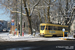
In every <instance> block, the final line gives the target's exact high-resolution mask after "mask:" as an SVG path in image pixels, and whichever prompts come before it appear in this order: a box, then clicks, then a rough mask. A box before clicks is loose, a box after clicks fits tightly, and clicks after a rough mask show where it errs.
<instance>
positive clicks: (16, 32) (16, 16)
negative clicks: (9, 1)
mask: <svg viewBox="0 0 75 50" xmlns="http://www.w3.org/2000/svg"><path fill="white" fill-rule="evenodd" d="M16 11H17V0H16ZM16 29H17V12H16ZM16 34H17V30H16Z"/></svg>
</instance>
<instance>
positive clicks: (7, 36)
mask: <svg viewBox="0 0 75 50" xmlns="http://www.w3.org/2000/svg"><path fill="white" fill-rule="evenodd" d="M38 34H39V33H36V35H35V36H33V35H30V34H26V33H25V34H24V36H20V35H19V36H17V35H15V36H13V34H9V33H2V34H0V39H3V40H4V41H58V40H59V41H60V40H61V39H59V38H52V37H50V38H45V37H40V36H39V35H38Z"/></svg>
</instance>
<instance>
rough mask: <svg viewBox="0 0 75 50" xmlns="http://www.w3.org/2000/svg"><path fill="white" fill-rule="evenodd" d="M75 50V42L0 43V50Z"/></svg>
mask: <svg viewBox="0 0 75 50" xmlns="http://www.w3.org/2000/svg"><path fill="white" fill-rule="evenodd" d="M12 49H14V50H66V49H70V50H72V49H73V50H75V41H38V42H27V41H18V42H0V50H12Z"/></svg>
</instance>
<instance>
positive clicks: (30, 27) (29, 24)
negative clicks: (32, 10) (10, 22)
mask: <svg viewBox="0 0 75 50" xmlns="http://www.w3.org/2000/svg"><path fill="white" fill-rule="evenodd" d="M23 2H24V7H25V10H26V16H27V19H28V27H29V34H32V26H31V16H29V12H28V9H27V6H26V0H23Z"/></svg>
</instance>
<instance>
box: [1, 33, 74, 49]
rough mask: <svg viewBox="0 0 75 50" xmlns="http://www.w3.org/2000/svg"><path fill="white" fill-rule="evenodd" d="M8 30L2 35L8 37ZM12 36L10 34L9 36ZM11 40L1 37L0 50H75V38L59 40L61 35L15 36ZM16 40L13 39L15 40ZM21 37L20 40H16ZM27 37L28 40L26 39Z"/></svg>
mask: <svg viewBox="0 0 75 50" xmlns="http://www.w3.org/2000/svg"><path fill="white" fill-rule="evenodd" d="M7 34H8V32H1V34H0V37H3V38H6V37H7V36H6V35H7ZM9 37H10V36H9ZM13 37H14V38H10V40H11V41H9V39H8V41H5V39H1V38H0V50H66V49H70V50H72V49H73V50H74V49H75V41H74V40H59V37H30V38H27V37H26V36H25V37H17V38H16V37H15V36H13ZM22 38H23V40H21V39H22ZM12 39H13V40H15V41H13V40H12ZM17 39H19V41H16V40H17ZM24 39H26V40H24Z"/></svg>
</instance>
